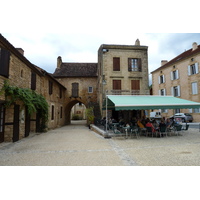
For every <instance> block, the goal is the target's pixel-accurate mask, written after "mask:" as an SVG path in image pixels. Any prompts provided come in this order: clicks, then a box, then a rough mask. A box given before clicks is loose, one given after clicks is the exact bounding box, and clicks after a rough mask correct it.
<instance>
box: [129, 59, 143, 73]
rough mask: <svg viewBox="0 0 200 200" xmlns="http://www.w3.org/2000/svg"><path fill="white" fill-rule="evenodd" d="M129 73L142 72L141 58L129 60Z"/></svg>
mask: <svg viewBox="0 0 200 200" xmlns="http://www.w3.org/2000/svg"><path fill="white" fill-rule="evenodd" d="M133 61H134V62H133ZM134 63H135V64H134ZM128 71H129V72H142V59H141V58H128Z"/></svg>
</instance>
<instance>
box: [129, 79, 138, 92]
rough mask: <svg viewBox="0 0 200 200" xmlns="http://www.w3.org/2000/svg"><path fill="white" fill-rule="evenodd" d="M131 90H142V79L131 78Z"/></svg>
mask: <svg viewBox="0 0 200 200" xmlns="http://www.w3.org/2000/svg"><path fill="white" fill-rule="evenodd" d="M131 90H140V80H131Z"/></svg>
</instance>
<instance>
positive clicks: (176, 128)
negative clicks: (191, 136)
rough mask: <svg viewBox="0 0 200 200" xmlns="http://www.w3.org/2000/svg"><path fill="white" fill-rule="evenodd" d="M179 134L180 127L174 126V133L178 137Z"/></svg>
mask: <svg viewBox="0 0 200 200" xmlns="http://www.w3.org/2000/svg"><path fill="white" fill-rule="evenodd" d="M179 132H182V125H176V126H174V133H175V134H176V135H177V136H178V135H179Z"/></svg>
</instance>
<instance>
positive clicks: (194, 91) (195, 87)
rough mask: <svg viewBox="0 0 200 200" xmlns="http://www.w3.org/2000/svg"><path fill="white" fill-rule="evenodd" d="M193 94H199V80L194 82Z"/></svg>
mask: <svg viewBox="0 0 200 200" xmlns="http://www.w3.org/2000/svg"><path fill="white" fill-rule="evenodd" d="M192 94H198V88H197V82H194V83H192Z"/></svg>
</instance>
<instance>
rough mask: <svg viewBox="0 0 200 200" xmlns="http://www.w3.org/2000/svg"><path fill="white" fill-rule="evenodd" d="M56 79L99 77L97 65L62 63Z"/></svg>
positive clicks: (56, 71) (55, 74)
mask: <svg viewBox="0 0 200 200" xmlns="http://www.w3.org/2000/svg"><path fill="white" fill-rule="evenodd" d="M53 76H54V77H97V63H62V64H61V66H60V68H56V70H55V72H54V73H53Z"/></svg>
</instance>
